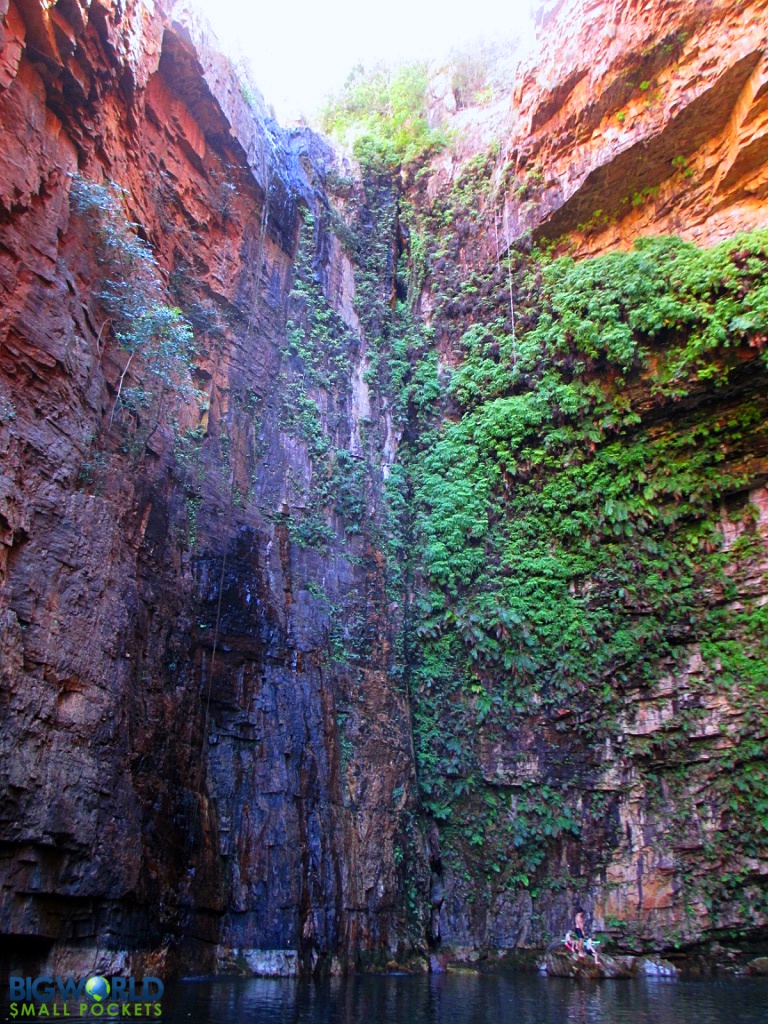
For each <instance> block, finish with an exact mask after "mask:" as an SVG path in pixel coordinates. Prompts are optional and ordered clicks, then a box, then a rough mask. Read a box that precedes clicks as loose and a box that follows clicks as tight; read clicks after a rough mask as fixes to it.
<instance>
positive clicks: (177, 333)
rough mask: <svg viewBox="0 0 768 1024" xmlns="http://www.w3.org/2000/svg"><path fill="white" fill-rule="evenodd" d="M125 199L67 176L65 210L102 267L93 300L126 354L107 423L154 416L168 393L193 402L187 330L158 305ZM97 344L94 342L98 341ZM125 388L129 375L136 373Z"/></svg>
mask: <svg viewBox="0 0 768 1024" xmlns="http://www.w3.org/2000/svg"><path fill="white" fill-rule="evenodd" d="M124 200H125V193H124V191H123V190H122V189H121V188H120V187H119V186H118V185H116V184H115V183H114V182H108V183H107V184H98V183H97V182H94V181H89V180H87V179H86V178H83V177H82V176H81V175H73V177H72V185H71V189H70V204H71V207H72V211H73V213H74V214H75V215H76V216H78V217H80V218H82V219H83V220H84V221H85V222H86V226H87V229H88V231H89V233H90V234H91V236H92V238H93V240H94V242H95V247H96V256H97V260H98V262H99V264H100V266H101V268H102V276H101V280H100V281H99V282H98V283H97V288H98V290H97V291H96V293H95V294H96V297H97V298H98V299H99V301H100V303H101V305H102V306H103V308H104V310H105V312H106V313H108V319H107V320H106V321H105V324H104V326H103V327H102V332H101V333H103V330H104V327H105V326H107V325H109V327H111V330H112V333H113V335H114V337H115V340H116V341H117V343H118V345H119V346H120V348H122V349H123V350H124V351H125V352H127V353H128V359H127V360H126V363H125V365H124V367H123V370H122V372H121V375H120V379H119V381H118V384H117V394H116V396H115V402H114V405H113V408H112V414H111V418H114V415H115V413H116V411H117V410H118V409H119V408H120V407H121V406H122V407H125V408H129V409H132V410H133V411H134V412H136V411H137V410H139V409H148V408H150V407H154V408H155V412H156V414H157V416H159V415H160V411H161V406H162V403H163V398H164V396H165V395H166V394H169V393H170V394H173V395H174V396H175V397H176V399H177V400H181V401H188V400H189V399H191V398H193V397H197V396H198V392H197V391H196V389H195V388H194V386H193V384H192V381H191V378H190V372H189V371H190V365H191V361H192V358H193V355H194V334H193V332H192V328H191V326H190V325H189V323H188V322H187V320H186V318H185V317H184V315H183V314H182V312H181V310H180V309H178V308H177V307H176V306H171V305H169V304H168V303H167V302H165V301H164V299H165V290H164V286H163V282H162V279H161V276H160V271H159V268H158V265H157V261H156V260H155V257H154V255H153V254H152V249H151V247H150V246H149V244H148V243H147V242H145V241H144V239H142V238H141V237H140V236H139V234H138V226H137V225H136V224H133V223H132V222H131V221H130V220H129V219H128V217H127V215H126V213H125V209H124ZM100 341H101V335H100ZM135 357H138V361H139V362H140V364H141V370H142V371H143V373H137V375H136V378H135V381H134V383H133V385H132V386H130V387H126V386H125V381H126V378H127V375H128V372H129V370H131V369H133V370H134V371H136V370H138V367H137V366H136V365H135V364H134V359H135Z"/></svg>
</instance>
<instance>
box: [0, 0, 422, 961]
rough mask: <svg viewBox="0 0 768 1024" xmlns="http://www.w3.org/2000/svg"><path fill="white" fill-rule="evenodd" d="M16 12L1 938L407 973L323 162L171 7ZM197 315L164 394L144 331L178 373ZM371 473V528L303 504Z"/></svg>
mask: <svg viewBox="0 0 768 1024" xmlns="http://www.w3.org/2000/svg"><path fill="white" fill-rule="evenodd" d="M0 14H1V15H2V29H1V30H0V31H2V35H1V36H0V44H1V49H0V52H1V54H2V57H1V58H0V125H2V132H3V136H2V147H1V148H0V268H1V269H0V289H1V291H2V298H1V299H0V309H1V310H2V312H0V452H1V453H2V462H1V463H0V539H1V540H2V544H1V545H0V622H1V623H2V626H1V628H0V680H1V685H0V704H1V706H2V713H1V714H2V750H3V754H2V768H0V777H1V779H2V789H3V793H4V797H3V802H2V811H1V812H0V842H1V843H2V851H3V853H2V861H1V862H0V863H1V866H0V870H1V871H2V878H3V881H2V892H3V897H2V905H1V906H0V930H2V932H3V933H4V934H5V935H7V936H11V937H18V942H20V943H21V947H19V945H18V942H16V940H15V939H13V940H12V942H11V945H12V950H11V952H12V953H13V952H14V951H17V950H18V948H21V949H22V950H26V951H27V952H29V953H30V954H34V955H36V956H38V957H45V956H47V955H48V951H49V950H53V953H52V956H53V957H54V962H55V964H56V965H57V966H59V967H64V968H66V966H67V965H68V964H72V965H77V963H78V962H80V961H79V959H78V958H79V957H81V956H82V951H83V950H84V949H93V947H94V946H96V947H98V948H99V949H100V950H102V951H103V952H102V960H100V961H99V965H100V967H103V968H104V969H107V968H109V967H110V966H118V967H119V966H124V965H125V964H126V963H131V962H133V963H134V964H135V963H137V962H138V961H137V959H136V958H137V957H142V956H143V957H145V958H146V956H148V955H151V956H152V957H153V958H154V960H153V962H154V963H155V965H156V966H157V968H158V970H161V969H162V970H166V971H170V970H173V969H174V968H175V967H176V966H178V965H183V966H184V969H185V970H189V969H191V968H196V969H204V970H211V969H216V968H217V966H219V967H221V966H222V965H226V964H230V965H231V963H233V962H234V960H233V957H234V956H235V951H236V954H237V956H239V957H240V958H241V960H240V962H241V963H248V964H251V966H252V967H259V966H261V967H262V968H264V969H267V970H276V971H282V972H285V971H288V972H290V971H294V970H296V969H297V967H298V964H299V960H300V959H301V961H302V962H303V963H304V964H305V965H312V964H314V963H315V962H317V961H318V959H320V960H322V959H325V960H326V961H330V958H331V957H332V956H333V957H338V958H339V962H343V961H344V960H345V958H346V957H347V956H348V955H354V956H357V955H359V954H362V955H365V954H366V953H371V954H374V953H377V951H383V954H384V955H385V956H388V955H391V954H392V953H394V952H396V951H397V949H398V946H399V945H400V944H402V943H403V942H404V939H405V924H404V914H403V910H402V901H401V898H400V896H399V895H398V893H399V891H400V887H401V885H402V872H403V871H404V870H405V869H406V867H407V865H405V866H402V865H401V861H400V860H398V861H397V862H396V860H395V848H396V847H397V846H398V845H402V840H401V838H400V833H401V829H402V825H403V815H404V814H405V813H406V810H407V807H408V805H409V802H410V801H411V797H410V788H411V784H412V776H413V765H412V754H411V748H410V737H409V733H408V715H407V707H406V704H405V699H404V696H403V695H402V694H401V693H400V692H399V691H398V689H397V687H396V685H395V684H394V682H393V681H392V680H391V679H390V678H389V676H388V674H387V673H388V668H389V664H390V651H389V639H388V637H389V631H388V627H387V625H386V622H385V614H386V612H385V606H386V599H385V595H384V590H383V579H382V573H381V568H380V559H379V556H378V555H377V552H376V551H375V549H374V546H373V542H372V539H371V528H372V525H373V523H374V522H375V519H376V515H377V513H376V507H377V502H378V500H379V499H378V495H379V491H380V488H381V483H382V470H381V459H380V458H379V457H377V456H376V455H375V454H372V455H370V457H369V460H368V469H367V472H366V473H365V474H362V473H359V474H357V475H355V474H354V473H353V469H354V466H355V465H356V463H355V462H354V460H355V459H357V458H359V457H360V454H361V451H362V450H365V451H366V453H367V454H368V453H369V451H375V449H376V448H377V447H378V448H384V447H385V439H386V437H387V435H388V432H389V430H390V425H389V421H388V417H387V414H386V411H385V409H384V408H383V406H382V401H381V399H380V398H379V397H377V396H376V395H372V394H369V391H368V386H367V385H366V383H365V382H364V381H363V379H362V368H363V365H364V363H365V359H366V349H365V342H364V340H362V339H361V338H360V336H359V330H358V327H357V324H356V320H355V317H354V314H353V312H352V309H351V298H352V297H351V293H350V291H349V289H350V280H351V278H350V274H349V272H348V263H347V262H345V260H346V258H345V257H343V256H342V255H341V253H340V250H339V247H338V243H336V241H335V240H334V239H333V237H332V236H331V235H329V233H328V231H327V227H326V219H327V204H326V201H325V199H324V198H323V193H322V188H323V185H322V182H323V178H324V175H325V172H326V169H327V167H329V166H330V165H331V163H332V160H333V157H332V154H331V153H330V150H329V149H328V148H327V146H326V145H325V144H324V143H322V142H320V141H319V140H317V139H313V138H312V137H311V136H310V135H309V133H306V132H304V133H302V132H298V133H294V134H293V135H288V134H285V133H283V132H281V131H280V130H279V129H278V128H277V126H276V125H274V124H273V123H271V122H270V121H269V119H268V117H267V115H266V111H265V108H264V105H263V103H262V101H261V99H260V97H258V95H257V94H255V93H254V92H253V90H252V89H251V88H250V87H245V86H244V85H243V84H242V83H241V82H240V81H239V80H238V77H237V76H236V75H235V74H234V72H233V70H232V68H231V66H230V65H229V64H228V63H227V62H226V61H225V60H223V59H222V58H220V57H218V56H217V55H216V53H215V51H214V50H212V49H211V45H210V41H209V40H208V39H207V38H206V36H205V33H204V31H203V30H201V29H200V28H199V27H197V26H196V24H195V22H194V20H193V19H192V18H191V17H190V16H188V15H187V14H185V13H184V12H179V10H178V8H177V9H176V12H175V14H174V16H173V18H172V17H171V16H170V14H169V10H168V7H167V6H165V5H160V6H159V7H155V6H154V5H148V4H147V5H145V4H143V3H140V2H132V3H128V4H123V3H121V2H111V0H104V2H100V0H96V2H93V3H91V4H88V3H78V2H76V0H75V2H70V0H66V2H65V0H60V2H58V3H55V4H41V3H39V2H37V0H22V2H19V3H16V2H15V0H14V2H11V3H7V2H6V3H4V4H2V6H1V7H0ZM180 18H181V19H183V20H179V19H180ZM108 182H112V183H114V185H108V184H107V183H108ZM121 190H122V191H121ZM300 207H304V208H306V209H309V210H310V211H312V213H313V214H314V217H315V221H314V223H315V227H314V230H313V231H310V232H309V233H306V231H305V234H304V235H302V240H301V241H300V224H301V220H300V217H299V209H300ZM299 245H301V246H303V251H304V257H303V258H304V260H305V262H307V265H308V266H309V267H310V268H311V274H312V275H313V276H312V281H311V282H310V284H306V282H305V287H307V288H309V287H310V285H311V286H312V287H313V288H314V292H313V294H315V293H316V296H315V301H318V302H319V301H321V298H322V301H326V300H325V299H324V298H323V297H322V295H321V292H323V291H324V293H325V295H327V297H328V299H330V301H331V303H332V304H334V305H336V306H337V307H338V308H339V310H340V311H341V316H338V317H337V319H336V320H335V321H334V325H335V326H334V330H335V331H336V333H337V334H338V336H339V339H340V340H339V346H340V347H341V348H343V351H339V353H338V362H337V364H334V367H333V368H332V369H333V374H334V375H333V378H332V381H331V378H330V376H329V374H330V372H331V371H330V370H328V369H327V368H325V367H324V366H313V370H312V372H313V373H314V376H313V378H312V380H309V377H308V376H307V375H308V374H309V371H308V369H307V367H306V365H305V364H304V363H303V362H302V360H301V358H300V357H299V356H298V355H295V354H291V352H289V351H288V348H287V340H286V338H287V330H288V328H287V320H288V318H289V317H290V318H291V319H292V322H293V323H294V325H295V324H301V323H303V322H304V320H305V319H306V316H307V315H308V314H307V312H306V309H305V305H306V300H304V299H303V298H301V295H300V294H299V293H297V292H295V288H296V285H297V272H296V270H295V268H294V259H295V257H296V255H297V247H298V246H299ZM110 246H111V248H110ZM150 256H151V259H150ZM131 260H133V261H134V262H133V264H132V263H131ZM152 260H154V261H155V262H154V263H152ZM120 261H122V262H120ZM118 264H119V265H118ZM306 273H309V271H306ZM315 275H316V279H315ZM315 281H316V282H317V286H316V287H315ZM125 284H127V286H128V287H127V289H125V288H123V285H125ZM110 289H112V292H113V293H115V292H117V293H118V294H119V301H118V299H115V297H114V294H113V298H112V300H111V303H110V301H108V300H107V299H105V298H104V295H105V293H106V292H108V291H109V290H110ZM121 289H122V290H121ZM142 290H144V291H145V292H146V297H145V296H144V295H142V294H141V292H142ZM150 299H151V303H150ZM121 303H123V306H124V308H122V307H121ZM158 303H159V307H158V305H157V304H158ZM142 304H143V305H142ZM152 304H154V306H153V305H152ZM177 306H178V307H181V310H182V313H183V316H184V317H185V319H186V323H187V325H188V326H189V327H190V328H191V330H192V333H193V336H194V356H193V362H192V366H191V371H190V372H188V371H187V370H186V368H185V367H184V366H183V365H182V364H181V363H180V362H179V360H178V358H177V357H176V356H174V357H173V358H175V359H176V362H172V363H171V364H169V366H171V367H172V372H171V371H170V370H169V374H170V375H169V376H168V377H167V379H163V378H161V377H160V376H158V372H157V366H153V365H152V360H151V359H150V358H149V357H147V356H145V355H143V354H142V351H140V350H139V351H138V352H137V353H136V354H135V357H134V356H131V355H130V351H129V348H126V347H125V343H121V340H120V332H121V331H122V332H123V334H125V331H126V330H128V329H129V328H131V325H133V327H132V328H131V329H133V328H135V329H136V330H142V329H144V328H142V326H141V325H142V323H144V325H145V326H146V324H148V323H149V324H153V325H154V326H153V328H152V330H153V331H154V332H155V333H154V335H153V336H152V337H149V338H148V339H147V341H146V344H147V345H149V346H151V347H152V352H153V353H154V356H153V358H159V357H160V355H161V348H162V346H161V342H162V340H163V338H164V337H166V336H164V335H163V334H162V333H158V332H160V331H161V321H160V319H158V317H162V316H164V317H165V321H166V324H170V325H171V326H170V328H169V331H170V334H168V335H167V337H166V340H167V339H168V338H170V339H171V341H173V340H174V338H175V339H176V340H178V338H179V337H180V335H179V334H178V332H177V333H176V334H174V333H173V331H174V330H176V329H177V327H178V324H177V325H176V327H174V326H173V324H174V321H173V319H172V318H173V316H175V315H176V314H173V312H172V311H173V309H174V308H175V307H177ZM145 307H146V308H145ZM155 307H157V308H159V310H160V312H159V313H158V312H157V308H155ZM329 308H330V307H329ZM153 309H155V311H154V312H153ZM327 315H328V316H330V313H327ZM142 316H144V317H145V319H144V320H143V321H142V319H141V317H142ZM147 317H149V318H150V319H149V320H148V319H146V318H147ZM152 317H154V318H155V319H154V321H153V320H152V319H151V318H152ZM169 317H170V318H171V319H169ZM344 317H346V319H347V320H348V321H349V326H345V324H344ZM137 325H138V326H137ZM294 329H295V327H294ZM145 333H146V332H145ZM177 355H178V354H177ZM174 374H175V377H174V376H173V375H174ZM305 378H306V380H305ZM329 381H330V382H329ZM193 386H194V388H196V389H197V390H198V391H199V392H200V395H199V397H198V400H197V401H196V400H195V399H194V398H192V397H190V395H191V388H192V387H193ZM289 386H290V387H291V388H292V390H291V395H292V396H293V398H291V399H290V400H289V399H287V398H286V393H285V389H286V388H288V387H289ZM158 390H159V397H158ZM129 393H130V394H131V395H132V396H133V405H130V403H128V402H127V396H128V394H129ZM296 401H302V402H303V403H304V404H303V405H302V406H301V408H302V409H304V410H305V411H306V410H310V411H312V410H314V413H313V415H314V416H315V419H314V420H313V424H314V427H313V429H314V430H315V431H316V433H315V435H314V439H315V440H316V441H317V448H316V449H315V450H313V451H315V454H314V455H313V454H312V453H311V452H310V446H309V443H308V441H307V439H306V437H305V436H303V435H302V434H301V430H302V429H303V427H302V423H301V422H295V421H294V419H293V418H292V417H293V413H294V412H295V408H292V407H291V406H292V403H294V402H296ZM363 420H365V426H364V427H363ZM363 433H365V438H367V440H366V439H365V438H363V436H362V435H363ZM366 446H367V447H366ZM317 452H321V453H322V459H321V458H320V455H318V454H317ZM350 460H351V461H350ZM350 467H351V468H350ZM347 469H349V473H350V474H351V479H352V480H353V483H354V487H356V488H357V491H355V492H354V495H353V496H354V502H353V505H354V510H355V511H356V516H357V517H356V519H355V520H354V521H353V520H352V518H351V512H347V513H344V512H342V511H339V510H338V509H337V508H336V506H334V505H333V501H332V496H331V498H328V499H326V500H325V502H323V501H320V500H319V499H317V498H314V497H313V495H316V494H317V491H318V486H319V484H318V477H322V475H323V474H325V473H330V472H331V471H333V472H336V473H341V472H342V470H345V471H346V470H347ZM355 481H356V482H355ZM320 482H321V483H322V480H321V481H320ZM352 486H353V484H350V487H352ZM351 500H352V499H349V501H348V504H349V502H350V501H351ZM329 501H330V505H329V503H328V502H329ZM313 503H314V504H313ZM334 509H336V510H334ZM368 524H370V526H369V525H368ZM311 530H314V531H315V533H314V534H312V533H311V532H310V531H311ZM342 608H343V609H344V612H345V614H344V618H343V619H340V617H339V616H340V611H339V610H340V609H342ZM350 649H351V653H350ZM355 652H363V653H355ZM413 870H418V867H415V868H414V869H413ZM25 943H26V945H25ZM286 950H287V951H288V952H285V951H286ZM126 958H127V959H126ZM89 963H91V961H90V960H89Z"/></svg>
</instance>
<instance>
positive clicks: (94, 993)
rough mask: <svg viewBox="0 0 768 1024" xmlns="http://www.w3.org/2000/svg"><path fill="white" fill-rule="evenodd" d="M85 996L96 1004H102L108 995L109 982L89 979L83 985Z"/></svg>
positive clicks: (101, 979)
mask: <svg viewBox="0 0 768 1024" xmlns="http://www.w3.org/2000/svg"><path fill="white" fill-rule="evenodd" d="M85 994H86V995H87V996H90V997H91V999H93V1001H94V1002H96V1003H103V1002H104V1000H105V999H106V998H107V996H108V995H109V982H108V981H107V979H106V978H102V977H99V976H98V975H97V976H96V977H95V978H89V979H88V981H86V983H85Z"/></svg>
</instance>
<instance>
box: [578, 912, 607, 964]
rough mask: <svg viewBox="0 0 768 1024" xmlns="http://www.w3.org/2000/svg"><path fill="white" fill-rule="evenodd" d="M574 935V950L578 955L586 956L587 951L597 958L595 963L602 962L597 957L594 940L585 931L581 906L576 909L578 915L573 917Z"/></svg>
mask: <svg viewBox="0 0 768 1024" xmlns="http://www.w3.org/2000/svg"><path fill="white" fill-rule="evenodd" d="M573 937H574V939H575V940H576V941H575V943H574V950H575V952H576V954H577V956H584V955H585V953H591V954H592V956H593V957H594V959H595V963H596V964H597V963H600V961H599V960H598V958H597V950H596V949H595V945H594V943H593V942H592V939H588V938H587V937H586V935H585V932H584V911H583V910H582V909H581V907H578V908H577V910H576V916H575V917H574V919H573Z"/></svg>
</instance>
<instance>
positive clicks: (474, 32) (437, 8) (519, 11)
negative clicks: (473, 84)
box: [194, 0, 531, 123]
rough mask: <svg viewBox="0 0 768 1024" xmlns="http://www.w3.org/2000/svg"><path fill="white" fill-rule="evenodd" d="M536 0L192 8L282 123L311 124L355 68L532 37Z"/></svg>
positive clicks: (272, 1)
mask: <svg viewBox="0 0 768 1024" xmlns="http://www.w3.org/2000/svg"><path fill="white" fill-rule="evenodd" d="M530 2H531V0H384V2H382V3H379V4H371V3H368V4H366V3H361V2H354V0H314V2H309V0H267V2H265V0H194V3H195V5H196V6H197V7H198V8H199V9H200V10H201V11H202V12H203V14H204V15H205V16H206V17H207V18H208V20H209V21H210V22H211V24H212V26H213V28H214V30H215V32H216V35H217V37H218V39H219V41H220V42H221V44H222V48H223V49H224V51H225V52H226V53H228V54H229V55H230V56H232V57H234V58H235V59H238V58H245V59H246V60H248V61H250V64H251V67H252V69H253V78H254V82H255V84H256V85H257V86H258V88H259V89H260V91H261V92H262V93H263V95H264V98H265V99H266V101H267V103H268V104H272V105H273V106H274V107H275V110H276V112H277V116H278V118H279V119H280V120H281V121H283V122H286V123H287V122H289V121H291V120H294V119H296V118H297V117H299V116H300V115H301V114H305V115H307V116H311V114H312V113H313V112H314V111H315V110H316V109H317V107H319V106H320V104H321V102H322V100H323V99H324V98H325V97H326V96H327V95H328V94H329V93H331V92H333V91H334V90H336V89H338V88H340V87H341V85H343V83H344V81H345V80H346V78H347V76H348V74H349V72H350V71H351V70H352V68H353V67H355V65H357V64H359V63H362V64H364V65H366V66H369V65H371V64H374V63H376V62H377V61H380V60H387V61H398V60H418V59H431V58H434V57H440V56H444V55H445V54H447V53H448V51H450V50H451V49H452V48H453V47H460V46H461V45H462V44H466V43H467V42H471V41H473V40H475V39H478V38H481V37H484V38H488V39H499V38H500V37H515V36H517V35H519V34H521V33H526V32H528V31H529V28H528V26H529V8H530Z"/></svg>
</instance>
